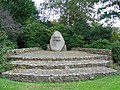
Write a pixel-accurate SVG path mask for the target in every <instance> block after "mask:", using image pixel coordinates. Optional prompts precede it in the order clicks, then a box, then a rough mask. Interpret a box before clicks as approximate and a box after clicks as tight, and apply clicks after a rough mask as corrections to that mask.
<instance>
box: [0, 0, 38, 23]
mask: <svg viewBox="0 0 120 90" xmlns="http://www.w3.org/2000/svg"><path fill="white" fill-rule="evenodd" d="M0 5H2V6H3V8H4V9H5V10H8V11H9V12H10V14H11V15H13V18H14V19H15V20H16V21H17V22H19V23H21V24H24V21H26V20H27V19H29V18H30V17H35V15H36V13H37V11H36V7H35V5H34V3H33V2H32V0H0Z"/></svg>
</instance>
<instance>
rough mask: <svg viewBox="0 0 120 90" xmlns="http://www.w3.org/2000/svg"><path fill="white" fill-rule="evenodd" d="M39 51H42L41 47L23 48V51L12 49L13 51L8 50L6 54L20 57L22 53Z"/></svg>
mask: <svg viewBox="0 0 120 90" xmlns="http://www.w3.org/2000/svg"><path fill="white" fill-rule="evenodd" d="M37 50H42V49H41V48H39V47H34V48H22V49H12V50H7V52H6V54H7V55H18V54H21V53H25V52H31V51H37Z"/></svg>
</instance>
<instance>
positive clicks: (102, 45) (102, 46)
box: [85, 39, 111, 49]
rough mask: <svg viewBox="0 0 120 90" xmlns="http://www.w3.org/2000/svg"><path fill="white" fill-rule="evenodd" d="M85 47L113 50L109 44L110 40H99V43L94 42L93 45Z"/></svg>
mask: <svg viewBox="0 0 120 90" xmlns="http://www.w3.org/2000/svg"><path fill="white" fill-rule="evenodd" d="M85 47H89V48H98V49H111V43H110V42H109V40H106V39H103V40H102V39H99V40H97V41H94V42H92V43H91V44H87V45H86V46H85Z"/></svg>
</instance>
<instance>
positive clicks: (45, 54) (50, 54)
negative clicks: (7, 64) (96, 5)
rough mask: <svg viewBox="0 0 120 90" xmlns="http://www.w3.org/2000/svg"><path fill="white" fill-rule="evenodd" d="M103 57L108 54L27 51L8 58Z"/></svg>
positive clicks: (57, 58)
mask: <svg viewBox="0 0 120 90" xmlns="http://www.w3.org/2000/svg"><path fill="white" fill-rule="evenodd" d="M99 57H100V58H102V57H103V59H107V55H99V54H91V53H87V52H81V51H60V52H59V51H58V52H54V51H44V50H40V51H32V52H26V53H22V54H18V55H11V56H9V57H8V58H16V59H35V60H37V59H39V60H42V59H52V60H62V59H64V60H65V59H88V60H89V59H99Z"/></svg>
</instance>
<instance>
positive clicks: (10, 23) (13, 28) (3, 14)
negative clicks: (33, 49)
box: [0, 7, 21, 42]
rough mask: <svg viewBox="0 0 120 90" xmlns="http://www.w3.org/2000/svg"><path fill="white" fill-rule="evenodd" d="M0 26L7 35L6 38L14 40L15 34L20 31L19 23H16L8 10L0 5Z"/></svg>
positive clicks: (15, 38)
mask: <svg viewBox="0 0 120 90" xmlns="http://www.w3.org/2000/svg"><path fill="white" fill-rule="evenodd" d="M0 26H1V27H2V28H3V29H4V31H5V32H6V33H7V35H8V39H10V40H11V41H14V42H16V40H17V35H18V34H19V33H20V32H21V28H20V25H19V24H18V23H16V22H15V21H14V20H13V18H12V16H11V15H10V13H9V12H7V11H5V10H4V9H3V8H2V7H0Z"/></svg>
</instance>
